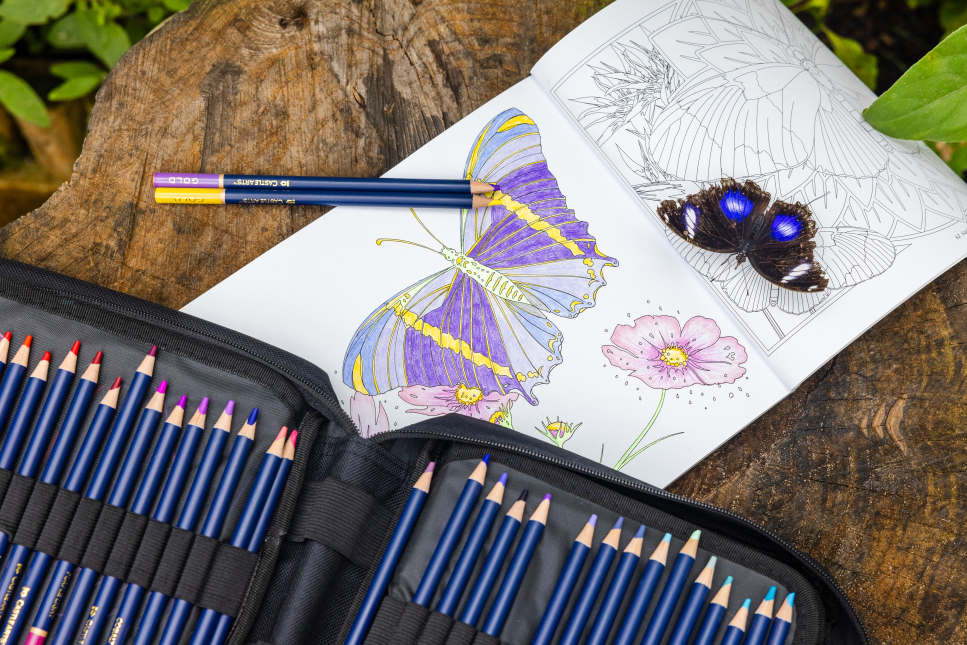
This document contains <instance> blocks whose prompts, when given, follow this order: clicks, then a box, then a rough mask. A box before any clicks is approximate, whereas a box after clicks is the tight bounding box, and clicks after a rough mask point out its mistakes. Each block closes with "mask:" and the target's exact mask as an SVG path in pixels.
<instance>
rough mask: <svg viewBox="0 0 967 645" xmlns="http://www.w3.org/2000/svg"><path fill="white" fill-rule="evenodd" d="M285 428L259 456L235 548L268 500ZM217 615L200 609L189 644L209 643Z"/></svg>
mask: <svg viewBox="0 0 967 645" xmlns="http://www.w3.org/2000/svg"><path fill="white" fill-rule="evenodd" d="M288 431H289V429H288V428H286V427H283V428H282V430H280V431H279V435H278V437H276V439H275V441H273V442H272V445H271V446H270V447H269V449H268V451H267V452H266V453H265V457H263V459H262V463H261V465H260V466H259V471H258V473H257V474H256V475H255V483H253V484H252V489H251V490H250V491H249V494H248V498H247V499H246V500H245V506H244V508H243V509H242V516H241V517H240V518H239V520H238V523H237V524H236V525H235V530H234V531H233V532H232V541H231V545H232V546H234V547H239V548H242V549H247V548H248V544H249V541H250V540H251V539H252V535H253V534H254V532H255V527H256V526H257V525H258V521H259V517H260V515H261V513H262V507H263V506H264V505H265V503H266V500H267V499H268V495H269V492H270V491H271V490H272V485H273V484H274V483H275V475H276V473H278V472H279V466H281V464H282V461H283V459H282V453H283V451H284V450H285V435H286V433H287V432H288ZM220 616H221V614H219V613H218V612H217V611H213V610H211V609H205V610H203V611H202V612H201V616H200V617H199V618H198V622H197V623H195V631H194V633H193V634H192V636H191V641H190V642H191V644H192V645H209V644H210V643H211V641H212V636H213V634H214V632H215V627H216V625H217V624H218V620H219V617H220Z"/></svg>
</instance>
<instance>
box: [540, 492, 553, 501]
mask: <svg viewBox="0 0 967 645" xmlns="http://www.w3.org/2000/svg"><path fill="white" fill-rule="evenodd" d="M550 500H551V494H550V493H548V494H547V495H545V496H544V499H543V500H541V501H544V502H549V501H550Z"/></svg>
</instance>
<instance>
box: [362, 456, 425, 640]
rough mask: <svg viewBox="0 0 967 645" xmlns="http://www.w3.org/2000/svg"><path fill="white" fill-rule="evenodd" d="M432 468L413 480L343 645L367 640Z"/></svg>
mask: <svg viewBox="0 0 967 645" xmlns="http://www.w3.org/2000/svg"><path fill="white" fill-rule="evenodd" d="M435 467H436V464H435V463H433V462H432V461H431V462H430V465H429V466H427V467H426V470H425V471H424V472H423V474H422V475H420V478H419V479H418V480H416V484H414V486H413V490H411V491H410V496H409V498H408V499H407V500H406V506H404V507H403V513H402V514H401V515H400V519H399V521H398V522H397V523H396V528H395V529H394V530H393V535H391V536H390V540H389V544H388V545H387V546H386V550H385V551H384V552H383V559H382V560H380V562H379V566H378V567H377V568H376V573H375V574H373V579H372V581H371V582H370V583H369V589H367V590H366V596H365V597H364V598H363V603H362V605H360V607H359V611H358V612H356V618H354V619H353V625H352V627H351V628H350V629H349V635H348V636H347V637H346V643H345V645H362V643H363V641H364V640H365V639H366V634H367V632H369V627H370V625H372V623H373V618H375V617H376V610H377V609H379V603H380V602H381V601H382V599H383V595H384V594H385V593H386V587H387V586H388V585H389V581H390V578H391V577H392V576H393V571H394V570H395V569H396V565H397V564H399V561H400V556H402V555H403V549H405V548H406V543H407V541H408V540H409V539H410V533H412V532H413V527H414V526H416V520H417V519H418V518H419V517H420V511H421V510H422V509H423V504H424V502H426V497H427V495H428V494H429V492H430V481H431V479H432V478H433V469H434V468H435Z"/></svg>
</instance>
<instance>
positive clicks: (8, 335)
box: [3, 331, 13, 340]
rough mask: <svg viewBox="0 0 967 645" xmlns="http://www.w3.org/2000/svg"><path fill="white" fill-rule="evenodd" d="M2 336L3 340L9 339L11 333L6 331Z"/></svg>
mask: <svg viewBox="0 0 967 645" xmlns="http://www.w3.org/2000/svg"><path fill="white" fill-rule="evenodd" d="M3 338H4V340H10V339H11V338H13V334H11V333H10V332H9V331H8V332H6V333H5V334H4V335H3Z"/></svg>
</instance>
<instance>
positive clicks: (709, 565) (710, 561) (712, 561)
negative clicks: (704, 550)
mask: <svg viewBox="0 0 967 645" xmlns="http://www.w3.org/2000/svg"><path fill="white" fill-rule="evenodd" d="M718 561H719V559H718V558H717V557H716V556H714V555H713V556H712V557H711V558H709V559H708V562H707V563H706V564H705V568H706V569H714V568H715V563H716V562H718Z"/></svg>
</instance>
